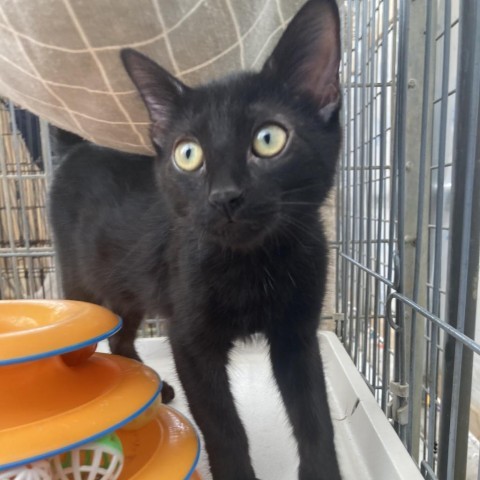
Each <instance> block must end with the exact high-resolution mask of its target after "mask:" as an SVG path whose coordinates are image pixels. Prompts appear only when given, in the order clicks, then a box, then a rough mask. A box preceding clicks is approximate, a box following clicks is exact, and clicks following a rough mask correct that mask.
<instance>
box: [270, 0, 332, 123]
mask: <svg viewBox="0 0 480 480" xmlns="http://www.w3.org/2000/svg"><path fill="white" fill-rule="evenodd" d="M339 66H340V16H339V12H338V7H337V2H336V0H309V1H308V2H306V3H305V5H304V6H303V7H302V8H301V9H300V11H299V12H298V13H297V14H296V15H295V16H294V17H293V19H292V21H291V22H290V24H289V25H288V27H287V29H286V30H285V32H284V34H283V35H282V37H281V38H280V40H279V42H278V44H277V46H276V47H275V49H274V51H273V53H272V55H271V56H270V58H269V59H268V60H267V61H266V63H265V65H264V67H263V73H264V74H266V75H268V76H269V78H272V79H275V80H277V81H280V82H282V83H283V84H285V85H287V86H288V87H289V89H290V90H291V91H292V92H293V93H306V94H308V95H309V96H310V98H311V99H312V101H313V102H314V103H315V106H316V107H317V109H318V112H319V114H320V116H321V117H322V118H323V119H324V120H327V121H328V120H329V118H330V117H331V116H332V114H333V113H334V112H335V111H337V110H338V109H339V107H340V83H339Z"/></svg>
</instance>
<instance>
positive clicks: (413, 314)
mask: <svg viewBox="0 0 480 480" xmlns="http://www.w3.org/2000/svg"><path fill="white" fill-rule="evenodd" d="M342 7H343V14H344V15H343V18H344V57H343V64H342V78H343V84H344V129H345V135H344V137H345V139H344V151H343V157H342V159H341V166H340V171H339V175H338V186H337V189H338V192H339V197H338V200H337V246H338V255H337V281H336V292H337V295H336V309H337V315H336V318H337V332H338V334H339V335H340V336H341V338H342V340H343V342H344V344H345V347H346V349H347V350H348V352H349V353H350V355H351V357H352V359H353V361H354V362H355V364H356V365H357V367H358V369H359V370H360V372H361V373H362V375H363V376H364V378H365V380H366V382H367V383H368V384H369V386H370V387H371V390H372V392H373V394H374V395H375V397H376V398H377V400H378V402H379V403H380V405H381V407H382V409H383V410H384V411H385V413H386V414H387V415H388V417H389V418H390V419H391V421H392V424H393V425H394V427H395V429H396V430H397V432H398V434H399V436H400V437H401V439H402V440H403V441H404V443H405V446H406V448H407V449H408V451H409V452H410V454H411V455H412V457H413V458H414V459H415V461H416V462H417V463H418V464H419V466H420V468H421V471H422V473H423V474H424V476H425V478H440V479H458V480H459V479H465V478H469V479H470V478H477V475H479V473H477V464H478V441H477V440H476V439H475V437H474V436H473V435H472V433H469V417H470V413H471V416H472V422H471V427H472V428H471V430H472V431H473V432H474V433H475V434H476V435H477V437H478V433H479V429H478V426H477V425H476V423H477V422H478V420H476V418H475V417H476V415H477V409H478V407H477V406H478V404H479V403H480V396H479V395H478V394H477V391H476V390H475V389H473V391H472V372H473V374H476V372H477V370H478V366H477V364H476V362H475V363H474V362H473V354H474V353H476V354H478V353H479V352H480V349H479V345H478V344H477V343H475V342H474V341H472V339H473V338H475V323H476V322H475V320H476V318H475V317H476V299H477V283H478V282H477V277H478V262H479V255H478V253H479V242H478V237H479V229H478V220H477V217H476V215H475V213H476V211H477V208H476V207H478V206H479V195H480V190H479V187H480V185H479V183H478V181H479V178H480V176H479V172H478V167H479V146H480V145H479V143H478V138H480V136H479V135H478V134H479V123H478V114H479V107H480V104H479V96H480V94H479V90H480V6H479V4H478V2H477V1H476V0H463V1H462V0H452V1H450V0H443V1H437V0H426V1H424V2H418V1H409V0H405V1H402V0H399V1H393V0H392V1H389V0H350V1H345V2H344V3H343V5H342ZM476 361H477V360H476ZM473 365H475V369H473ZM474 449H475V450H474Z"/></svg>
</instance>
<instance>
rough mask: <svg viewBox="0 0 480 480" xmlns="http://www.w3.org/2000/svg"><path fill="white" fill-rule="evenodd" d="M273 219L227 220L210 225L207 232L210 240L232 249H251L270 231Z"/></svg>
mask: <svg viewBox="0 0 480 480" xmlns="http://www.w3.org/2000/svg"><path fill="white" fill-rule="evenodd" d="M274 223H275V222H274V220H273V219H270V221H246V220H229V221H223V222H220V223H217V224H216V225H212V226H211V227H210V228H209V229H208V230H207V232H208V234H209V236H210V237H211V239H212V240H214V241H216V242H218V243H220V244H222V245H223V246H225V247H228V248H232V249H239V250H245V249H251V248H254V247H256V246H258V245H260V244H261V243H262V242H263V241H264V240H265V238H266V237H267V236H268V234H269V233H270V232H271V230H272V228H273V224H274Z"/></svg>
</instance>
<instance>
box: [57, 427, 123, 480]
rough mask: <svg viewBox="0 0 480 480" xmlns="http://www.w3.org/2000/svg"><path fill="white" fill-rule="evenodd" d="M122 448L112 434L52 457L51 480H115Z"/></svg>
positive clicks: (118, 472) (117, 474) (121, 460)
mask: <svg viewBox="0 0 480 480" xmlns="http://www.w3.org/2000/svg"><path fill="white" fill-rule="evenodd" d="M123 459H124V458H123V448H122V444H121V442H120V439H119V438H118V437H117V435H115V434H114V433H112V434H110V435H106V436H105V437H102V438H100V439H99V440H96V441H94V442H90V443H87V444H85V445H82V446H81V447H78V448H74V449H72V450H69V451H68V452H65V453H62V454H61V455H57V456H55V457H53V458H52V459H51V460H50V462H51V465H52V473H53V477H52V478H53V480H117V479H118V477H119V476H120V473H121V472H122V468H123Z"/></svg>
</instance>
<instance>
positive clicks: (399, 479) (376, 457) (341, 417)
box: [99, 332, 422, 480]
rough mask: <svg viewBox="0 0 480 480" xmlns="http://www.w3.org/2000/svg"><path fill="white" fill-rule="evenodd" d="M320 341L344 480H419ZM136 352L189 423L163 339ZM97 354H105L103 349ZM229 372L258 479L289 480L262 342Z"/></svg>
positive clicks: (290, 453) (291, 464)
mask: <svg viewBox="0 0 480 480" xmlns="http://www.w3.org/2000/svg"><path fill="white" fill-rule="evenodd" d="M319 339H320V345H321V350H322V357H323V361H324V364H325V368H326V372H327V381H328V386H329V403H330V409H331V414H332V418H333V420H334V427H335V440H336V446H337V451H338V455H339V462H340V466H341V469H342V474H343V477H344V480H387V479H388V480H417V479H419V480H420V479H421V478H422V476H421V475H420V472H419V471H418V470H417V468H416V466H415V465H414V463H413V461H412V460H411V458H410V456H409V455H408V453H407V451H406V450H405V448H404V446H403V445H402V443H401V442H400V440H399V438H398V437H397V435H396V433H395V431H394V430H393V428H392V427H391V425H390V424H389V422H388V421H387V419H386V417H385V415H384V414H383V412H382V411H381V409H380V408H379V406H378V405H377V403H376V401H375V399H374V397H373V396H372V394H371V392H370V390H369V389H368V387H367V386H366V384H365V382H364V381H363V379H362V377H361V376H360V374H359V373H358V372H357V370H356V368H355V366H354V364H353V362H352V361H351V359H350V357H349V356H348V354H347V353H346V351H345V349H344V348H343V346H342V345H341V343H340V342H339V340H338V338H337V337H336V336H335V335H334V334H333V333H330V332H321V333H320V334H319ZM137 347H138V350H139V353H140V355H141V356H142V358H143V359H144V360H145V362H146V363H147V364H148V365H150V366H151V367H152V368H154V369H155V370H157V371H158V372H159V373H160V375H161V376H162V378H165V379H166V380H168V381H169V382H170V383H171V384H172V385H173V386H174V387H175V389H176V392H177V397H176V398H175V400H174V402H173V403H172V406H173V407H175V408H176V409H178V410H180V411H181V412H182V413H184V414H185V415H186V416H187V417H189V418H191V416H190V412H189V411H188V407H187V404H186V401H185V397H184V395H183V391H182V389H181V387H180V384H179V381H178V378H177V376H176V374H175V371H174V366H173V360H172V357H171V352H170V348H169V346H168V342H167V341H166V340H165V339H163V338H151V339H139V340H138V341H137ZM99 350H100V351H106V346H105V344H103V345H101V347H100V348H99ZM229 374H230V380H231V384H232V390H233V393H234V396H235V399H236V402H237V407H238V410H239V413H240V415H241V417H242V419H243V422H244V424H245V427H246V429H247V433H248V437H249V441H250V452H251V457H252V461H253V464H254V468H255V472H256V474H257V476H258V478H260V479H261V480H296V479H297V466H298V458H297V454H296V445H295V442H294V440H293V438H292V435H291V429H290V426H289V423H288V421H287V418H286V415H285V411H284V408H283V405H282V402H281V400H280V397H279V394H278V392H277V389H276V386H275V382H274V380H273V376H272V372H271V368H270V362H269V357H268V350H267V347H266V345H265V343H264V342H263V341H254V342H252V343H249V344H247V345H243V344H241V345H239V346H237V347H236V348H235V349H234V352H233V354H232V357H231V365H230V368H229ZM199 471H200V473H201V474H202V475H203V479H204V480H210V479H211V476H210V474H209V471H208V463H207V459H206V454H205V451H204V450H202V454H201V458H200V464H199ZM172 480H173V479H172ZM175 480H176V479H175Z"/></svg>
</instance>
